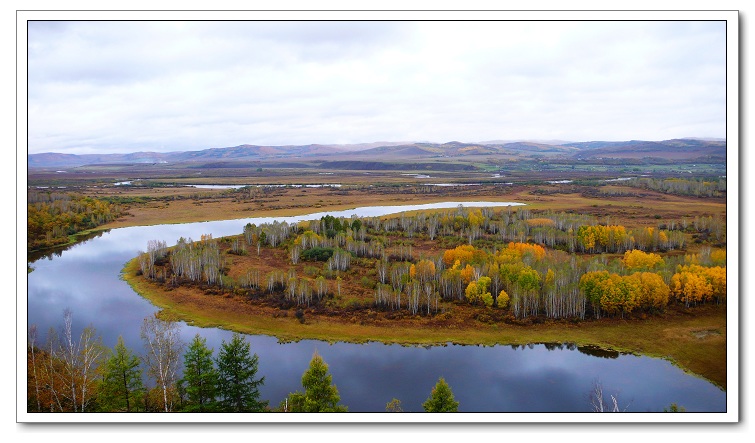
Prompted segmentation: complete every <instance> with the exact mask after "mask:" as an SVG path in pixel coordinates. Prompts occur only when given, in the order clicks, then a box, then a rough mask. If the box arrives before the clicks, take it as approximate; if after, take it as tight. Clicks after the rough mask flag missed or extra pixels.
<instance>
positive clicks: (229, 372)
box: [216, 334, 267, 412]
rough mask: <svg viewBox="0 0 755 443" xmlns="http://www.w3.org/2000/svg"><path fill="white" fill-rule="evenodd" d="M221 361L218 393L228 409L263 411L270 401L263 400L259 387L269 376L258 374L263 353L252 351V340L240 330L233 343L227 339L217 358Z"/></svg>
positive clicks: (226, 409)
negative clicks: (241, 333) (259, 355)
mask: <svg viewBox="0 0 755 443" xmlns="http://www.w3.org/2000/svg"><path fill="white" fill-rule="evenodd" d="M216 362H217V365H218V379H219V383H218V397H219V398H220V406H221V409H222V410H223V411H226V412H260V411H264V410H265V408H266V407H267V401H261V400H260V392H259V387H260V386H262V384H264V382H265V377H262V378H259V379H257V378H255V377H256V376H257V365H258V362H259V357H257V354H254V355H252V354H251V350H250V344H249V343H247V342H246V340H245V339H244V338H243V337H242V336H241V335H240V334H233V338H232V339H231V341H230V342H229V343H226V342H225V340H223V344H222V345H221V347H220V352H219V354H218V358H217V360H216Z"/></svg>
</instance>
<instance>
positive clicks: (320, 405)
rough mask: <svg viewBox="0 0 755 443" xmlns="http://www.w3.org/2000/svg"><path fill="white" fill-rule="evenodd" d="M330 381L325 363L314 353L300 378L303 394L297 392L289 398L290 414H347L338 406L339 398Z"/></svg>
mask: <svg viewBox="0 0 755 443" xmlns="http://www.w3.org/2000/svg"><path fill="white" fill-rule="evenodd" d="M332 381H333V376H331V375H330V374H328V365H327V363H325V361H324V360H323V359H322V357H320V356H319V355H318V354H317V352H315V354H314V355H313V356H312V360H311V361H310V362H309V369H307V370H306V371H305V372H304V375H303V376H302V378H301V384H302V386H303V387H304V393H301V392H298V391H297V392H294V393H293V394H291V395H290V396H289V399H290V400H289V408H290V409H291V412H347V411H348V408H347V407H346V406H343V405H339V404H338V402H339V401H341V396H340V395H339V394H338V388H337V387H336V385H334V384H332Z"/></svg>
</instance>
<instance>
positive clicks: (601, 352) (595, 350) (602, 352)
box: [577, 346, 621, 358]
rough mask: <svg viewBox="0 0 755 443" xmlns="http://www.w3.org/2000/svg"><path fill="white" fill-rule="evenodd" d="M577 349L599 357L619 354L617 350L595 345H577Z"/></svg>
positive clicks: (617, 355)
mask: <svg viewBox="0 0 755 443" xmlns="http://www.w3.org/2000/svg"><path fill="white" fill-rule="evenodd" d="M577 350H578V351H579V352H581V353H583V354H587V355H591V356H593V357H601V358H619V355H621V353H620V352H619V351H613V350H611V349H603V348H599V347H597V346H578V347H577Z"/></svg>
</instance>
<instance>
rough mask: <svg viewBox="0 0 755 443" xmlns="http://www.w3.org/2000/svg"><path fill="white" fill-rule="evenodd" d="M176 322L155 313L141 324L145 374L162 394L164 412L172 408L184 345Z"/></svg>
mask: <svg viewBox="0 0 755 443" xmlns="http://www.w3.org/2000/svg"><path fill="white" fill-rule="evenodd" d="M179 332H180V325H179V324H178V323H177V322H174V321H170V320H163V319H161V318H160V317H159V316H158V313H155V314H154V315H153V316H148V317H146V318H145V319H144V323H142V330H141V337H142V340H144V346H145V348H146V351H147V352H146V355H145V356H144V357H143V358H144V362H145V363H146V365H147V373H148V374H149V375H150V376H151V377H153V378H154V379H155V381H156V382H157V384H158V386H159V387H160V389H161V390H162V392H163V405H164V407H165V412H170V411H171V410H172V408H173V401H172V395H171V396H169V395H168V392H169V391H171V390H172V389H173V387H174V385H175V383H176V380H177V372H178V367H179V363H180V359H181V353H182V351H183V347H184V344H183V342H182V341H181V337H180V334H179Z"/></svg>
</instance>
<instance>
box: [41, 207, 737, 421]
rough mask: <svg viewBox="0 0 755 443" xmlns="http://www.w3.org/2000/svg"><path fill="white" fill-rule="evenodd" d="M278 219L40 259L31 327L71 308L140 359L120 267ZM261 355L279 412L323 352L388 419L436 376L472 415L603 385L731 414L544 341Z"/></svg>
mask: <svg viewBox="0 0 755 443" xmlns="http://www.w3.org/2000/svg"><path fill="white" fill-rule="evenodd" d="M458 204H459V202H445V203H435V204H428V205H414V206H398V205H397V206H380V207H368V208H356V209H352V210H346V211H332V212H321V213H316V214H310V215H305V216H299V217H286V218H279V219H278V220H279V221H283V220H286V221H288V222H289V223H290V222H295V221H301V220H310V219H319V218H320V217H321V216H323V215H325V214H332V215H334V216H344V217H349V216H351V215H352V214H357V215H359V216H365V217H366V216H379V215H385V214H391V213H397V212H401V211H405V210H415V209H420V210H421V209H431V208H454V207H456V206H458ZM463 204H464V205H465V206H494V205H495V206H506V205H518V203H487V202H476V203H473V202H465V203H463ZM272 221H273V219H272V218H253V219H243V220H227V221H219V222H207V223H189V224H176V225H161V226H150V227H133V228H122V229H115V230H112V231H110V232H106V233H103V234H102V235H101V236H99V237H95V238H92V239H90V240H87V241H86V242H84V243H81V244H78V245H76V246H74V247H72V248H70V249H68V250H66V251H63V252H62V253H60V254H59V255H52V256H50V257H49V258H42V259H39V260H37V261H35V262H34V263H32V267H33V268H34V272H32V273H31V274H29V275H28V292H27V294H28V298H27V308H28V324H29V325H31V324H36V325H37V327H38V329H39V331H40V339H41V340H44V338H45V336H46V332H47V331H48V329H49V328H50V327H54V328H56V329H57V328H59V327H60V326H61V325H62V322H63V310H64V309H66V308H70V309H71V310H72V311H73V320H74V325H73V327H74V333H76V334H78V333H80V331H81V329H83V328H84V327H85V326H87V325H90V324H91V325H92V326H94V327H95V328H96V329H97V332H98V333H99V334H100V335H102V338H103V341H104V343H105V345H107V346H109V347H113V346H114V345H115V343H116V341H117V339H118V336H119V335H120V336H123V338H124V340H125V342H126V345H127V346H129V347H130V348H131V349H132V350H134V351H135V352H137V353H139V354H142V353H143V344H142V342H141V339H140V338H139V329H140V326H141V323H142V320H143V319H144V317H146V316H148V315H151V314H152V313H154V312H155V311H156V310H157V308H155V307H154V306H153V305H151V304H150V303H149V302H147V301H146V300H144V299H143V298H141V297H140V296H139V295H137V294H136V293H135V292H134V291H132V290H131V288H130V287H129V286H128V285H127V284H126V283H125V282H124V281H123V280H121V279H120V272H121V269H122V268H123V266H124V264H125V263H126V262H128V261H129V260H130V259H132V258H133V257H134V256H136V255H137V254H138V253H139V251H141V250H145V249H146V246H147V242H148V241H149V240H165V241H167V242H168V244H169V245H170V244H174V243H175V242H176V240H177V239H178V238H179V237H186V238H189V237H191V238H193V239H198V238H199V237H200V236H201V235H202V234H207V233H211V234H212V235H213V236H214V237H220V236H226V235H235V234H240V233H241V232H242V230H243V226H244V225H245V224H246V223H255V224H261V223H265V222H272ZM197 333H199V334H200V335H201V336H203V337H205V338H206V339H207V342H208V345H209V346H210V347H212V348H214V349H215V355H217V351H218V350H219V348H220V345H221V343H222V341H223V340H226V341H227V340H229V339H230V337H231V332H229V331H224V330H221V329H216V328H197V327H193V326H188V325H185V324H183V325H182V336H183V339H184V341H185V342H187V343H188V342H189V341H190V340H191V339H192V338H193V336H194V335H195V334H197ZM247 339H248V341H250V342H251V344H252V350H253V352H255V353H257V355H259V374H260V375H264V376H265V384H264V385H263V387H262V389H261V392H262V397H263V399H266V400H269V401H270V404H271V405H273V406H277V405H278V403H279V402H280V401H282V400H283V399H284V398H285V397H286V395H287V394H288V393H290V392H293V391H296V390H300V389H301V376H302V374H303V373H304V371H305V370H306V369H307V367H308V365H309V361H310V359H311V358H312V354H313V353H314V352H315V351H317V352H318V353H319V354H320V355H322V356H323V358H324V359H325V361H326V363H328V365H329V366H330V372H331V374H332V376H333V382H334V383H335V384H336V385H337V387H338V390H339V392H340V394H341V402H342V404H345V405H347V406H348V407H349V410H350V411H352V412H382V411H384V410H385V405H386V403H388V402H389V401H390V400H391V399H392V398H398V399H399V400H401V403H402V406H403V408H404V410H405V411H408V412H420V411H422V406H421V404H422V402H423V401H424V400H425V399H427V397H428V395H429V394H430V391H431V389H432V387H433V386H434V385H435V382H436V381H437V380H438V377H441V376H442V377H444V378H445V379H446V381H447V382H448V383H449V385H450V386H451V388H452V390H453V392H454V395H455V397H456V399H457V400H458V401H459V402H460V410H461V411H465V412H589V410H590V404H589V401H588V394H589V391H590V389H591V386H592V383H593V382H594V381H595V380H596V379H597V380H600V382H601V383H602V385H603V386H604V389H605V391H606V393H609V394H615V395H617V396H618V398H619V403H620V405H621V406H622V407H627V410H628V411H630V412H650V411H652V412H656V411H658V412H659V411H662V410H663V408H665V407H668V406H669V405H670V404H671V403H677V404H679V405H682V406H684V407H685V408H686V409H687V411H690V412H694V411H702V412H725V410H726V393H725V392H724V391H722V390H720V389H719V388H717V387H716V386H714V385H712V384H711V383H708V382H706V381H705V380H702V379H700V378H697V377H694V376H690V375H687V374H685V373H684V372H682V371H681V370H680V369H678V368H676V367H674V366H673V365H671V364H670V363H668V362H666V361H664V360H659V359H653V358H648V357H642V356H634V355H618V354H617V353H603V354H601V356H595V355H592V354H594V353H592V352H588V351H587V350H585V349H577V348H575V347H573V346H563V345H560V346H554V345H550V346H546V345H542V344H536V345H530V346H525V347H519V348H517V349H514V348H512V347H511V346H492V347H483V346H457V345H447V346H436V347H404V346H399V345H384V344H380V343H368V344H351V343H335V344H328V343H325V342H320V341H313V340H304V341H300V342H297V343H285V344H281V343H278V340H277V339H275V338H274V337H268V336H247Z"/></svg>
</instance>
